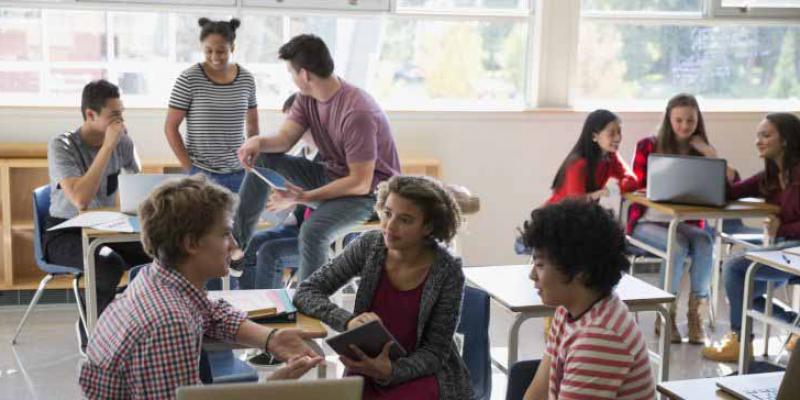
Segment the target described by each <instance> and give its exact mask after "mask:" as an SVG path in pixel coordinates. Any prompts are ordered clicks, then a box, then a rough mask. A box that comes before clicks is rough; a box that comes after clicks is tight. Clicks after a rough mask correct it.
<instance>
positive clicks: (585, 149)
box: [551, 110, 619, 193]
mask: <svg viewBox="0 0 800 400" xmlns="http://www.w3.org/2000/svg"><path fill="white" fill-rule="evenodd" d="M613 121H619V117H618V116H617V115H616V114H614V113H612V112H611V111H608V110H595V111H592V112H591V113H589V115H587V116H586V121H585V122H584V123H583V129H582V130H581V136H580V137H578V141H577V142H576V143H575V146H573V147H572V150H571V151H570V152H569V154H567V157H566V158H565V159H564V161H563V162H562V163H561V167H559V168H558V172H557V173H556V176H555V178H553V185H552V186H551V188H552V189H553V190H557V189H558V188H559V187H561V185H562V184H563V183H564V176H565V175H566V171H567V168H568V167H569V166H570V164H572V163H573V162H575V161H577V160H579V159H585V160H586V169H585V175H586V183H585V184H584V188H585V189H586V193H589V192H593V191H595V190H597V189H598V188H597V182H595V180H594V170H595V168H596V167H597V163H598V162H599V161H600V157H602V156H603V150H602V149H600V146H599V145H598V144H597V142H595V141H594V135H595V134H596V133H599V132H600V131H602V130H603V129H605V127H606V125H608V124H610V123H611V122H613Z"/></svg>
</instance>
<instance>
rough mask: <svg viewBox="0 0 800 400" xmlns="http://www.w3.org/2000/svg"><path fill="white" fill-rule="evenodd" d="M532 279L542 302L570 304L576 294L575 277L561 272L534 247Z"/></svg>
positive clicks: (555, 304) (556, 304) (553, 304)
mask: <svg viewBox="0 0 800 400" xmlns="http://www.w3.org/2000/svg"><path fill="white" fill-rule="evenodd" d="M530 279H531V280H532V281H533V283H534V286H535V287H536V290H537V291H538V294H539V297H540V298H541V299H542V303H543V304H546V305H549V306H558V305H564V304H569V303H570V302H571V300H572V298H573V297H574V295H575V290H574V288H573V285H574V283H575V281H576V280H575V279H573V280H572V281H570V280H569V277H567V275H565V274H564V273H563V272H561V271H560V270H559V269H558V268H557V267H556V265H555V264H553V262H552V261H550V259H549V258H548V257H547V256H546V255H545V254H544V253H543V252H541V251H536V250H535V249H534V252H533V256H532V257H531V273H530Z"/></svg>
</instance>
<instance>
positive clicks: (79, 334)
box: [75, 320, 89, 358]
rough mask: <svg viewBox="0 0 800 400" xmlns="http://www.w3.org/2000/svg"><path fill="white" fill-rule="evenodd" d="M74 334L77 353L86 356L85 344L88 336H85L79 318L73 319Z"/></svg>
mask: <svg viewBox="0 0 800 400" xmlns="http://www.w3.org/2000/svg"><path fill="white" fill-rule="evenodd" d="M75 336H76V338H77V339H78V354H80V355H81V357H83V358H86V344H87V343H88V342H89V338H87V337H86V331H85V330H84V329H83V325H82V324H81V320H77V321H75Z"/></svg>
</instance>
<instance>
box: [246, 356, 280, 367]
mask: <svg viewBox="0 0 800 400" xmlns="http://www.w3.org/2000/svg"><path fill="white" fill-rule="evenodd" d="M247 362H248V363H250V364H252V365H255V366H270V365H280V364H282V363H281V362H280V361H279V360H278V359H277V358H275V357H272V354H269V353H261V354H258V355H255V356H252V357H250V358H249V359H247Z"/></svg>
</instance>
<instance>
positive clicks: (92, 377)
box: [79, 263, 246, 399]
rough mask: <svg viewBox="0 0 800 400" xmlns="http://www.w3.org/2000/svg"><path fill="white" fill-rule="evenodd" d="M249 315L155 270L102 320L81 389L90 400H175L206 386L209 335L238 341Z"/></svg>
mask: <svg viewBox="0 0 800 400" xmlns="http://www.w3.org/2000/svg"><path fill="white" fill-rule="evenodd" d="M245 317H246V316H245V314H244V313H243V312H241V311H237V310H234V309H233V308H232V307H231V305H230V304H228V303H226V302H224V301H222V300H219V301H216V302H211V301H209V300H208V297H207V296H206V292H205V290H200V289H197V288H196V287H194V286H193V285H192V284H191V283H189V281H188V280H186V278H184V277H183V275H181V274H180V273H178V272H177V271H175V270H172V269H169V268H164V267H162V266H160V265H158V264H157V263H153V264H151V265H149V266H147V267H145V268H143V269H142V271H141V272H140V273H139V275H138V276H137V277H136V279H135V280H134V281H133V282H131V284H130V286H129V287H128V289H127V290H125V293H124V294H123V296H122V297H120V298H118V299H116V300H115V301H114V302H112V303H111V305H109V306H108V308H107V309H106V310H105V311H104V312H103V315H101V317H100V320H99V321H98V324H97V328H96V330H95V332H94V335H93V336H92V338H91V339H90V340H89V345H88V346H87V348H86V354H87V356H88V360H87V361H86V362H85V363H84V364H83V366H82V367H81V372H80V378H79V382H80V385H81V388H82V390H83V395H84V396H85V397H86V398H89V399H144V398H147V399H172V398H174V397H175V390H176V389H177V388H178V387H179V386H185V385H197V384H200V372H199V360H200V350H201V346H202V341H203V336H204V335H205V336H209V337H212V338H215V339H219V340H225V341H233V339H234V337H235V336H236V333H237V332H238V331H239V326H240V325H241V323H242V321H244V319H245Z"/></svg>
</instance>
